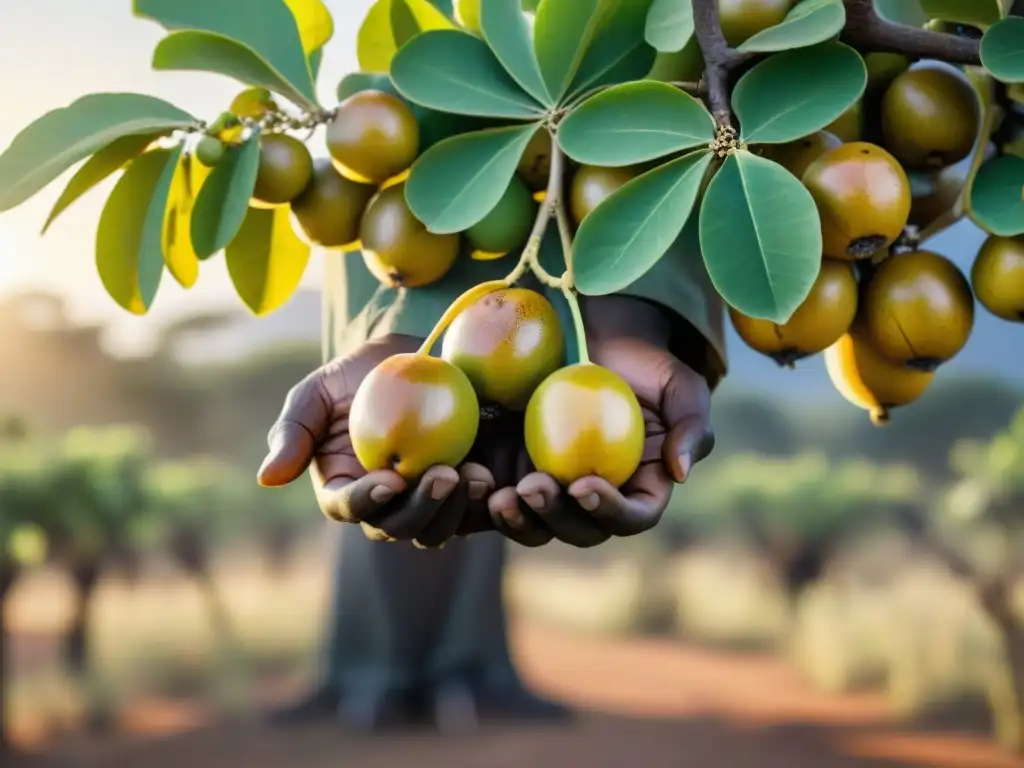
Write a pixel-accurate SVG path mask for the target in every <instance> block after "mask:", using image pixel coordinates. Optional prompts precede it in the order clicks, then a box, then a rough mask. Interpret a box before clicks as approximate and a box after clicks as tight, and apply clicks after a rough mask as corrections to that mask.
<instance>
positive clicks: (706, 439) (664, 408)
mask: <svg viewBox="0 0 1024 768" xmlns="http://www.w3.org/2000/svg"><path fill="white" fill-rule="evenodd" d="M660 406H661V408H660V410H661V417H662V419H663V421H664V423H665V426H667V427H668V435H667V436H666V438H665V441H664V443H662V459H663V461H664V462H665V466H666V467H667V468H668V470H669V474H671V475H672V479H673V480H675V481H676V482H677V483H683V482H686V479H687V477H688V476H689V474H690V470H691V469H692V468H693V466H694V465H695V464H696V463H697V462H699V461H702V460H703V459H705V458H707V457H708V455H710V453H711V451H712V450H713V449H714V447H715V435H714V432H712V430H711V393H710V391H709V390H708V383H707V381H706V380H705V379H704V377H703V376H701V375H700V374H698V373H697V372H696V371H694V370H693V369H692V368H690V367H689V366H688V365H686V364H685V363H683V362H681V361H678V360H676V361H675V364H674V365H672V366H671V367H670V368H669V371H668V377H667V379H666V381H665V382H664V384H663V387H662V397H661V404H660Z"/></svg>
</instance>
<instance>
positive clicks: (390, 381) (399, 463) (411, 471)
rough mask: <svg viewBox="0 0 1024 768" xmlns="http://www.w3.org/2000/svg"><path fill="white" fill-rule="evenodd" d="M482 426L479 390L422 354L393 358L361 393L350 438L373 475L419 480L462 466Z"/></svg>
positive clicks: (366, 381) (450, 368) (353, 412)
mask: <svg viewBox="0 0 1024 768" xmlns="http://www.w3.org/2000/svg"><path fill="white" fill-rule="evenodd" d="M479 426H480V406H479V404H478V402H477V398H476V393H475V392H474V391H473V385H472V384H470V383H469V379H467V378H466V374H464V373H463V372H462V371H460V370H459V369H458V368H456V367H455V366H454V365H451V364H450V363H447V362H445V361H444V360H439V359H438V358H436V357H428V356H427V355H419V354H412V353H406V354H399V355H393V356H392V357H389V358H388V359H386V360H385V361H384V362H382V363H381V364H380V365H378V366H377V367H376V368H374V369H373V370H372V371H371V372H370V375H369V376H367V377H366V378H365V379H363V383H362V384H360V385H359V389H357V390H356V394H355V397H354V398H353V400H352V408H351V410H350V412H349V417H348V433H349V438H350V439H351V440H352V449H353V450H354V451H355V454H356V458H357V459H359V463H360V464H362V465H363V467H364V468H365V469H366V470H367V471H368V472H373V471H374V470H378V469H393V470H394V471H395V472H397V473H398V474H400V475H401V476H402V477H404V478H406V479H415V478H418V477H420V476H421V475H423V473H424V472H426V471H427V470H428V469H430V468H431V467H433V466H436V465H439V464H443V465H446V466H450V467H455V466H458V465H459V464H460V463H462V460H463V459H465V458H466V456H468V455H469V450H470V448H472V447H473V441H474V440H476V433H477V429H478V428H479Z"/></svg>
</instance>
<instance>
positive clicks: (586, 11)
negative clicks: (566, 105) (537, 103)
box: [533, 0, 614, 103]
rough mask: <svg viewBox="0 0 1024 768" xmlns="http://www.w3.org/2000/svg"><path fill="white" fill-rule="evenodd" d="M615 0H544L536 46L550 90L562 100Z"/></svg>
mask: <svg viewBox="0 0 1024 768" xmlns="http://www.w3.org/2000/svg"><path fill="white" fill-rule="evenodd" d="M613 5H614V0H541V2H540V5H539V6H537V18H536V21H535V22H534V25H533V45H534V50H535V51H536V53H537V61H538V63H539V64H540V72H541V75H542V76H543V78H544V83H545V85H546V86H547V92H548V93H549V94H550V95H551V98H552V99H553V100H554V101H555V102H556V103H558V102H560V101H561V100H562V96H564V95H565V93H566V91H567V90H568V89H569V85H570V84H571V83H572V81H573V78H574V77H575V76H576V72H577V70H578V69H579V68H580V64H582V63H583V57H584V55H585V54H586V52H587V49H588V48H589V47H590V44H591V42H592V41H593V39H594V35H595V34H596V33H597V29H598V27H599V26H600V25H601V22H602V20H603V18H604V15H605V14H606V13H607V12H608V11H609V10H611V8H612V7H613Z"/></svg>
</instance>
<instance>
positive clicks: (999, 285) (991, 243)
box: [971, 235, 1024, 323]
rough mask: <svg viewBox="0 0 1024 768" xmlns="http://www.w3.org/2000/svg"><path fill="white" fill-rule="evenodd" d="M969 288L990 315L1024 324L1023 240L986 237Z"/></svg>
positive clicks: (972, 269) (972, 272) (1019, 238)
mask: <svg viewBox="0 0 1024 768" xmlns="http://www.w3.org/2000/svg"><path fill="white" fill-rule="evenodd" d="M971 284H972V285H973V287H974V295H975V296H977V297H978V303H979V304H981V305H982V306H983V307H985V309H987V310H988V311H989V312H991V313H992V314H993V315H995V316H996V317H1001V318H1002V319H1003V320H1009V321H1011V322H1014V323H1024V237H1022V236H1017V237H1000V236H998V235H992V236H991V237H989V238H988V240H986V241H985V243H984V244H983V245H982V246H981V250H980V251H978V255H977V256H976V257H975V259H974V264H973V265H972V267H971Z"/></svg>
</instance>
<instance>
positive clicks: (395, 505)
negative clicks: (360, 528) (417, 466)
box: [362, 466, 466, 541]
mask: <svg viewBox="0 0 1024 768" xmlns="http://www.w3.org/2000/svg"><path fill="white" fill-rule="evenodd" d="M458 488H459V473H458V472H456V471H455V470H454V469H452V468H451V467H444V466H437V467H431V468H430V469H428V470H427V471H426V472H425V473H424V474H423V477H421V478H420V481H419V482H418V483H417V484H416V487H415V488H414V489H413V491H412V493H410V494H409V495H408V496H403V497H400V498H395V499H394V500H393V501H392V502H390V503H388V504H384V505H382V506H380V507H379V508H377V509H376V510H373V511H372V512H370V513H369V514H367V515H365V516H364V517H363V518H362V520H363V522H365V523H366V524H367V525H370V526H372V527H374V528H377V529H378V530H380V531H382V532H384V533H385V534H387V535H388V536H390V537H391V538H393V539H398V540H399V541H409V540H412V539H415V538H416V537H417V536H419V534H420V533H421V532H422V531H423V530H424V529H425V528H426V527H427V525H429V524H430V522H431V521H432V520H433V519H434V516H435V515H436V514H437V513H438V512H439V511H440V510H441V509H442V507H444V506H445V505H446V504H452V505H453V506H456V507H458V510H457V511H458V514H459V516H460V517H461V515H462V513H463V512H465V508H466V505H465V491H464V489H463V492H461V493H460V494H458V496H457V497H455V496H454V495H455V492H456V490H457V489H458Z"/></svg>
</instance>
